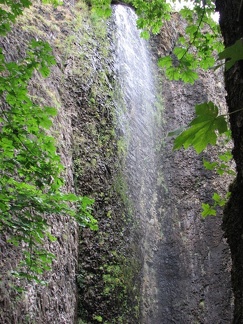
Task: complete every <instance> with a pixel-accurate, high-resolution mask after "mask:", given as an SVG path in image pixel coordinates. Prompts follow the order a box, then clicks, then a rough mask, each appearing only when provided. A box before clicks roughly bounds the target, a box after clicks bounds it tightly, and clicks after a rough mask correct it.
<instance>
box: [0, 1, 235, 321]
mask: <svg viewBox="0 0 243 324" xmlns="http://www.w3.org/2000/svg"><path fill="white" fill-rule="evenodd" d="M179 25H180V22H178V20H177V18H175V20H174V21H173V22H172V23H171V24H168V25H167V24H166V25H165V27H164V29H163V31H162V32H161V35H160V36H158V37H157V38H156V39H155V40H154V43H153V51H154V52H155V55H154V57H153V60H154V62H156V60H157V54H159V55H162V54H167V53H168V52H169V51H170V50H171V48H173V46H174V44H175V42H176V37H177V34H178V31H179V30H180V28H182V27H183V26H181V27H180V28H179ZM102 26H103V27H102ZM112 30H113V26H112V25H111V26H110V32H109V33H108V35H109V36H111V34H112ZM32 37H38V38H40V39H43V40H48V41H49V42H50V43H51V45H52V47H53V49H54V55H55V57H56V60H57V66H56V67H54V68H53V73H52V76H51V77H50V78H48V79H46V80H42V81H41V79H40V78H39V76H36V79H35V80H33V84H32V85H31V93H32V94H33V95H38V96H41V97H42V98H44V102H45V103H46V104H48V105H54V106H55V105H56V106H57V107H58V111H59V114H58V116H57V118H56V119H55V121H54V129H53V131H54V133H55V135H56V137H57V140H58V143H59V151H60V154H61V157H62V161H63V163H64V165H65V166H66V171H65V172H66V174H65V177H66V179H67V182H66V188H65V190H66V191H73V190H76V192H78V193H79V194H81V195H88V196H90V197H93V198H95V201H96V202H95V205H94V207H93V215H94V216H95V217H96V218H97V219H98V220H99V231H98V232H92V231H90V230H88V229H82V230H78V228H77V226H76V224H75V223H74V222H72V221H70V219H69V218H68V217H62V218H60V217H56V216H55V215H53V216H52V217H51V218H50V226H51V228H52V233H53V234H54V235H55V236H56V237H57V238H58V240H57V242H55V243H53V244H52V245H50V246H49V247H48V248H49V249H50V250H51V252H53V253H55V254H57V259H56V260H55V262H54V264H53V270H52V271H51V272H49V273H47V274H46V280H47V281H48V285H47V286H45V287H37V286H35V285H32V284H29V285H27V293H26V294H25V295H23V296H21V298H20V299H18V298H17V297H18V296H16V295H14V293H13V292H12V291H11V290H9V280H10V278H9V277H8V276H7V275H6V274H7V272H8V271H9V269H12V268H13V267H14V266H15V263H16V260H17V259H18V251H17V249H15V248H13V247H12V246H10V245H8V244H7V243H6V242H5V241H4V237H3V238H1V241H0V248H1V262H0V267H1V272H2V273H3V274H4V281H3V282H2V283H1V287H0V288H1V293H0V306H1V311H0V319H1V320H0V321H1V323H4V324H5V323H6V324H8V323H9V324H10V323H11V324H12V323H18V324H19V323H38V324H42V323H43V324H46V323H56V324H69V323H70V324H71V323H76V322H79V323H86V324H87V323H98V322H101V320H102V321H107V322H109V323H130V324H133V323H134V324H137V323H144V324H150V323H154V324H163V323H165V324H167V323H204V324H207V323H214V322H215V323H229V322H230V319H231V304H232V294H231V288H230V275H229V272H230V267H231V265H230V261H229V260H230V258H229V251H228V246H227V245H226V243H225V242H224V240H223V237H222V231H221V229H220V225H221V216H219V217H215V218H208V219H207V220H205V221H203V220H202V219H201V217H200V205H201V202H202V201H204V202H208V201H209V200H210V197H211V194H212V193H213V192H214V190H215V188H217V189H219V188H220V190H221V189H222V191H224V190H226V187H227V185H226V181H223V182H222V180H221V179H217V177H216V176H215V175H212V174H211V173H210V174H209V173H207V172H205V170H204V169H203V166H202V156H199V157H198V156H196V155H195V154H194V152H193V151H191V150H188V151H180V152H172V140H171V139H168V138H167V136H166V135H167V132H168V131H170V130H173V129H175V128H178V127H179V126H181V125H182V124H183V125H184V124H186V123H187V122H188V120H190V118H191V116H192V115H193V107H194V104H195V103H198V102H202V101H205V100H208V99H210V100H216V102H221V101H222V105H223V106H224V102H223V100H222V98H224V92H223V87H224V86H223V83H222V79H221V77H219V79H217V78H215V77H214V76H212V75H210V74H207V75H206V74H205V73H202V74H201V76H200V80H199V81H197V83H196V84H195V85H194V86H193V87H192V86H186V85H184V84H182V83H180V82H176V83H175V82H168V81H166V80H165V78H164V77H163V76H162V75H161V76H159V82H158V83H159V85H158V88H159V89H160V90H159V93H160V96H161V97H162V98H163V99H162V103H163V104H162V105H161V107H162V109H160V108H158V110H157V112H156V114H155V115H157V117H158V118H157V122H156V124H155V125H156V126H154V129H153V132H154V135H155V140H154V143H153V145H152V146H153V149H155V151H156V156H153V168H152V167H150V168H149V167H148V162H149V161H147V162H146V161H140V162H139V161H138V159H137V156H135V154H132V151H133V150H131V153H130V154H129V155H128V159H129V161H128V160H127V162H125V156H126V147H125V145H124V142H123V137H124V130H123V129H122V128H121V127H119V125H118V124H117V119H116V118H117V116H116V114H114V97H113V96H114V93H113V92H114V89H116V88H115V86H114V84H115V81H116V80H114V70H115V67H114V61H113V59H112V56H111V55H110V53H109V51H110V40H109V39H108V38H107V30H106V24H105V23H104V22H102V23H101V24H99V23H96V22H95V21H92V22H91V20H90V13H89V12H88V10H87V7H86V6H85V5H84V3H83V2H82V1H72V2H69V1H64V7H57V8H52V7H51V6H41V5H35V6H34V8H32V9H31V10H28V11H27V13H26V16H24V17H23V18H21V19H20V21H19V23H18V28H17V30H13V33H12V34H11V37H9V38H7V39H4V43H3V48H4V50H5V51H6V52H8V58H9V59H13V58H18V57H21V56H22V55H24V51H25V45H26V44H27V41H28V40H29V39H31V38H32ZM16 44H17V46H16ZM136 124H139V127H140V129H141V132H142V133H146V132H147V131H146V130H143V128H144V126H145V123H144V121H143V120H141V119H140V120H137V121H136ZM143 144H144V145H145V144H146V141H145V142H144V143H143ZM147 144H148V145H150V146H151V141H150V142H149V143H147ZM152 146H151V149H152ZM146 154H147V151H146V150H145V151H143V149H141V155H140V157H139V158H141V156H146ZM213 154H214V153H213V151H209V152H208V155H209V156H212V155H213ZM128 164H131V165H132V166H133V167H132V168H131V169H129V170H128V169H126V168H127V167H128ZM144 164H145V165H146V166H147V169H148V172H147V179H148V182H149V183H150V184H151V186H152V188H151V189H150V188H146V183H143V182H142V180H141V179H140V176H139V174H138V173H137V170H139V169H140V168H142V167H143V166H144ZM150 166H151V164H150ZM152 169H153V170H152ZM122 170H125V174H126V176H128V180H126V179H125V176H124V173H123V172H122ZM129 186H130V187H134V188H136V190H137V189H139V190H140V193H141V196H142V200H143V199H144V197H145V196H147V195H148V196H149V197H150V202H149V203H148V204H147V205H146V204H145V203H144V204H143V205H142V207H141V205H140V206H138V205H136V201H137V196H136V191H134V192H133V193H131V192H130V193H129V190H130V189H129ZM138 187H139V188H138ZM221 187H222V188H221ZM132 201H133V203H132ZM142 209H145V210H147V211H146V213H145V214H146V217H147V219H146V220H142V221H141V220H140V219H139V218H138V216H139V214H140V212H141V210H142ZM138 210H139V212H138ZM134 215H137V216H134ZM142 234H146V240H145V239H144V236H142ZM138 287H141V291H139V290H138ZM141 292H142V293H143V296H142V297H141V296H140V293H141ZM139 303H140V305H141V314H140V312H139V308H138V305H139Z"/></svg>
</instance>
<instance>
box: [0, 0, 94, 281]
mask: <svg viewBox="0 0 243 324" xmlns="http://www.w3.org/2000/svg"><path fill="white" fill-rule="evenodd" d="M3 3H4V4H5V5H6V6H5V7H3V8H2V9H1V11H0V14H1V25H0V32H1V35H6V33H7V32H9V31H10V27H11V24H12V23H14V22H15V20H16V18H17V16H19V15H20V14H22V11H23V10H24V8H26V7H29V6H30V5H31V2H29V1H25V0H22V1H19V2H18V3H16V2H15V1H3ZM53 64H55V60H54V57H53V56H52V50H51V48H50V46H49V45H48V44H47V43H46V42H43V41H37V40H34V39H33V40H32V41H31V42H30V44H29V47H28V48H26V55H25V57H23V58H22V59H21V60H19V61H18V62H17V61H9V60H7V59H6V58H5V53H4V51H3V50H2V49H1V51H0V69H1V77H0V83H1V85H0V93H1V119H0V122H1V132H0V152H1V155H0V169H1V179H0V184H1V199H0V207H1V211H2V212H1V218H0V230H1V231H2V233H4V235H5V236H6V239H7V242H8V243H9V244H13V245H14V246H21V253H22V256H23V258H22V260H21V262H20V264H19V267H18V268H17V269H15V270H14V272H13V274H15V275H16V276H17V277H18V278H27V279H29V280H30V279H34V280H36V281H38V282H42V280H41V279H40V277H39V275H41V274H43V273H44V272H45V271H46V270H49V269H50V267H51V263H52V260H53V258H55V255H54V254H53V253H51V252H49V251H47V250H46V249H45V248H44V242H45V240H46V239H49V240H50V241H55V236H54V235H53V234H52V233H51V232H50V229H49V222H48V217H49V216H50V214H55V213H56V214H68V215H70V216H73V217H74V218H75V219H76V220H77V222H78V223H79V224H80V225H81V226H89V227H90V228H92V229H97V222H96V220H94V218H93V217H92V216H91V214H90V206H91V205H92V202H93V201H92V200H91V199H89V198H87V197H81V196H76V195H75V194H74V193H65V192H63V189H62V187H63V184H64V179H63V177H62V172H63V166H62V163H61V160H60V157H59V155H58V153H57V149H56V143H55V140H54V138H53V137H52V136H51V131H49V129H50V128H51V126H52V121H51V118H52V117H53V116H55V115H56V113H57V111H56V109H55V108H52V107H49V106H41V105H39V104H38V102H39V101H40V100H38V98H33V97H32V96H31V95H30V94H29V91H28V90H29V89H28V87H29V83H30V80H31V79H32V77H33V75H34V73H36V72H38V73H40V74H41V75H42V77H47V76H48V75H49V73H50V67H51V66H52V65H53Z"/></svg>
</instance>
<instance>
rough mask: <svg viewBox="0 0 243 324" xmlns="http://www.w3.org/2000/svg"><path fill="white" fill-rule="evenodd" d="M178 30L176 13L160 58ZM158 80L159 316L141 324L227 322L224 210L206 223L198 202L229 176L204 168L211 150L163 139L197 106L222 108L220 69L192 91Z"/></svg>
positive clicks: (202, 76) (223, 187)
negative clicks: (160, 110) (201, 150)
mask: <svg viewBox="0 0 243 324" xmlns="http://www.w3.org/2000/svg"><path fill="white" fill-rule="evenodd" d="M183 28H184V27H183V22H182V21H181V20H180V19H178V16H177V15H175V16H174V19H173V21H172V22H170V23H168V24H166V25H165V26H164V28H163V30H162V32H161V34H160V35H159V36H158V38H157V39H156V40H155V42H156V45H155V47H156V48H155V50H156V51H157V53H159V55H163V54H168V53H169V52H170V51H171V50H172V49H173V47H174V46H175V44H176V37H177V35H178V33H183ZM160 78H161V85H162V94H163V95H162V97H163V99H164V111H163V114H162V115H163V126H162V128H163V130H162V138H163V143H162V145H161V150H160V156H159V160H158V163H160V165H159V171H158V175H159V177H160V182H161V184H162V185H158V205H157V206H158V212H159V216H158V219H159V222H160V224H161V225H160V231H161V239H160V243H159V245H158V251H157V255H156V256H155V257H154V263H155V264H156V267H157V274H158V275H157V289H158V292H157V295H158V297H159V300H158V305H157V309H158V311H157V314H156V315H154V318H152V319H151V318H150V319H149V317H147V319H146V320H145V321H144V323H152V322H153V323H160V321H161V319H163V323H213V322H216V323H229V322H230V321H231V319H232V306H233V297H232V290H231V283H230V269H231V261H230V253H229V248H228V245H227V244H226V241H225V239H224V238H223V232H222V230H221V223H222V210H218V213H217V216H216V217H207V218H206V219H205V220H203V219H202V217H201V215H200V213H201V203H202V202H204V203H211V202H212V201H211V197H212V195H213V193H214V192H215V191H218V192H220V193H225V192H226V191H227V190H228V185H229V183H230V181H231V180H232V179H230V178H227V177H223V178H221V179H220V177H219V176H218V175H217V174H216V173H213V172H210V171H206V170H205V169H204V167H203V159H204V158H205V159H209V160H211V159H212V160H213V159H214V158H215V149H214V148H210V149H208V151H207V152H206V153H203V154H200V155H199V156H197V155H196V154H195V152H194V151H193V150H191V149H188V150H186V151H185V150H180V151H176V152H173V151H172V146H173V140H172V139H170V138H168V137H166V135H167V133H168V131H171V130H174V129H177V128H178V127H181V126H183V125H186V124H187V123H188V122H189V121H190V120H191V119H192V117H193V112H194V106H195V104H198V103H202V102H207V101H213V102H214V103H216V104H217V105H218V106H219V107H220V109H221V113H223V112H224V111H225V109H226V108H225V92H224V82H223V76H222V72H221V71H220V72H218V73H216V74H213V73H211V72H207V73H206V72H203V71H199V79H198V80H197V81H196V82H195V84H194V85H193V86H191V85H185V84H183V83H181V82H169V81H167V80H165V79H164V78H163V76H161V77H160ZM221 149H222V148H221ZM218 150H220V147H219V148H218Z"/></svg>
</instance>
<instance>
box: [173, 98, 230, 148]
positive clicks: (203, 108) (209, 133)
mask: <svg viewBox="0 0 243 324" xmlns="http://www.w3.org/2000/svg"><path fill="white" fill-rule="evenodd" d="M195 110H196V115H197V116H196V118H194V119H193V120H192V121H191V123H190V124H189V128H188V129H186V130H185V131H183V132H182V133H181V134H180V135H179V136H178V137H177V138H176V139H175V142H174V149H175V150H176V149H179V148H181V147H182V146H184V148H185V149H187V148H188V147H189V146H193V147H194V149H195V150H196V152H197V153H201V152H202V151H203V150H204V149H205V148H206V147H207V145H208V144H212V145H215V144H216V140H217V136H216V130H217V131H218V132H219V133H220V134H221V133H223V132H225V131H226V130H227V123H226V121H225V119H224V116H218V108H217V106H215V105H214V104H213V103H212V102H208V103H204V104H200V105H197V106H196V107H195Z"/></svg>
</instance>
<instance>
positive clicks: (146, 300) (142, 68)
mask: <svg viewBox="0 0 243 324" xmlns="http://www.w3.org/2000/svg"><path fill="white" fill-rule="evenodd" d="M114 19H115V24H116V28H117V30H116V37H117V41H116V50H115V60H116V71H117V78H118V83H119V85H120V90H119V93H120V94H121V96H120V97H121V98H122V100H121V99H119V100H118V101H117V111H118V115H119V118H118V119H119V124H120V125H119V128H120V133H122V134H123V136H124V138H123V139H124V141H125V142H126V145H127V156H126V168H125V169H126V170H125V173H126V178H127V183H128V189H129V193H128V195H129V197H130V200H131V201H132V203H133V206H134V210H135V215H134V218H135V220H137V222H138V223H139V224H140V226H141V229H142V238H141V240H142V242H141V250H142V255H143V274H142V292H141V296H142V297H141V313H142V314H141V323H146V324H149V323H151V320H152V318H153V313H154V312H156V309H157V300H158V298H157V288H156V274H155V271H154V268H153V262H154V254H155V253H156V249H157V242H158V240H159V238H160V229H159V225H158V220H157V217H156V212H155V205H156V189H155V187H156V175H155V172H156V171H155V170H156V154H155V146H156V143H155V139H156V136H157V134H156V124H155V117H156V115H157V112H156V108H155V106H156V90H155V89H156V87H155V83H156V80H155V77H154V71H155V67H154V66H153V64H152V62H151V57H152V56H151V53H150V50H149V48H148V43H147V42H146V41H145V40H144V39H142V38H141V37H140V32H139V31H138V29H137V27H136V19H137V17H136V14H135V13H134V11H133V10H132V9H131V8H129V7H126V6H121V5H117V6H114ZM122 102H123V103H122Z"/></svg>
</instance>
